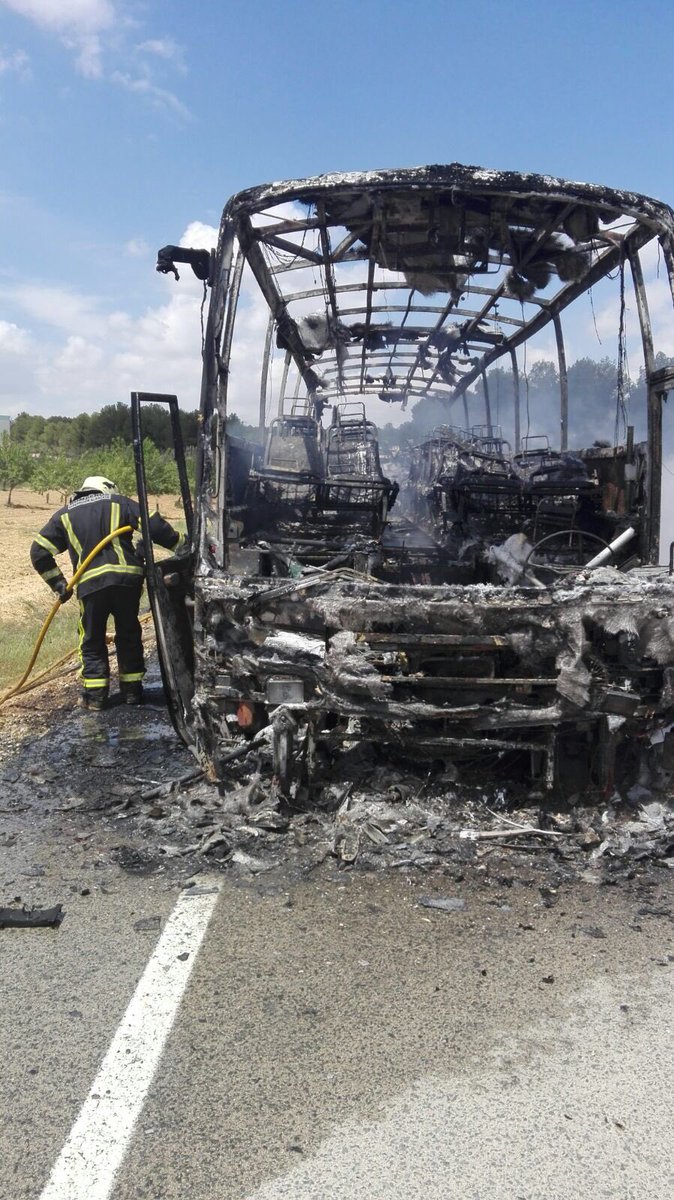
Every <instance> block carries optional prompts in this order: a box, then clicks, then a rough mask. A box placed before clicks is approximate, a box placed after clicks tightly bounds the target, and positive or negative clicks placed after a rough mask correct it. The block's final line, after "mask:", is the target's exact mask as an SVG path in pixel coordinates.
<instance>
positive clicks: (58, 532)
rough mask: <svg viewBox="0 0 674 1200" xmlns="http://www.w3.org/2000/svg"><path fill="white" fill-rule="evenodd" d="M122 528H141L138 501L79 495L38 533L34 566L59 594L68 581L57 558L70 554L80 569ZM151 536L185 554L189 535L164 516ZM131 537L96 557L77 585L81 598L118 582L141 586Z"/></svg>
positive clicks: (156, 521)
mask: <svg viewBox="0 0 674 1200" xmlns="http://www.w3.org/2000/svg"><path fill="white" fill-rule="evenodd" d="M122 525H130V526H131V528H132V529H133V530H140V528H141V521H140V509H139V507H138V504H137V503H136V501H135V500H130V499H129V497H128V496H120V495H117V494H116V493H114V492H112V493H111V492H82V493H75V495H74V496H73V498H72V499H71V500H70V502H69V503H68V504H66V505H65V506H64V507H63V508H60V509H59V510H58V512H55V513H54V515H53V517H52V518H51V520H49V521H48V522H47V524H46V525H45V527H44V529H41V530H40V532H39V533H38V534H37V535H36V537H35V539H34V541H33V544H32V546H31V548H30V559H31V562H32V564H33V566H34V567H35V570H36V571H37V572H38V574H40V575H41V576H42V578H43V579H44V581H45V583H48V584H49V586H50V588H51V589H52V591H57V590H58V585H59V584H60V583H61V582H66V581H65V578H64V575H63V572H62V571H61V569H60V567H58V566H57V565H56V563H55V561H54V555H55V554H62V553H63V552H64V550H67V551H68V552H69V554H70V558H71V561H72V564H73V570H77V568H78V566H79V565H80V563H81V562H83V561H84V559H85V558H86V557H87V555H88V554H90V553H91V551H92V550H94V549H95V547H96V546H97V545H98V543H99V542H100V541H101V540H102V539H103V538H104V537H105V536H106V534H108V533H112V532H113V531H114V530H115V529H119V528H120V526H122ZM149 534H150V537H151V539H152V541H153V542H157V544H158V545H160V546H164V547H165V549H166V550H173V551H174V552H178V553H180V552H181V551H182V550H183V548H184V545H185V538H184V536H183V535H182V534H181V533H178V532H177V531H176V530H175V529H174V528H173V526H172V525H169V523H168V521H165V520H164V518H163V517H160V515H159V513H155V514H154V515H153V516H152V517H150V530H149ZM132 539H133V534H132V533H123V534H120V536H119V537H116V538H113V540H112V541H111V542H108V544H107V546H104V547H103V549H102V550H101V551H100V553H99V554H97V555H96V557H95V558H94V559H93V560H92V562H91V564H90V565H89V566H88V567H87V569H86V571H85V572H84V574H83V575H82V577H81V579H80V581H79V583H78V584H77V594H78V596H79V597H80V599H82V598H83V597H85V596H88V595H90V594H91V593H92V592H97V591H98V590H99V589H100V588H104V587H108V586H109V585H110V584H113V583H114V584H120V583H121V584H128V585H130V586H133V585H135V586H136V587H137V586H139V585H140V584H141V583H142V580H143V575H144V573H145V568H144V564H143V560H142V558H140V557H139V556H138V555H137V554H136V553H135V551H134V548H133V540H132Z"/></svg>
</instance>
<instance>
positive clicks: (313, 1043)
mask: <svg viewBox="0 0 674 1200" xmlns="http://www.w3.org/2000/svg"><path fill="white" fill-rule="evenodd" d="M70 698H71V696H70V694H69V693H68V692H67V691H66V692H65V693H60V694H59V695H58V696H55V697H54V700H53V703H52V710H51V711H50V712H49V713H48V714H47V716H45V705H44V703H43V704H42V707H41V708H40V709H39V710H36V711H35V713H34V714H31V713H28V716H27V717H26V718H25V721H24V724H23V725H21V722H20V721H18V720H17V719H16V718H15V717H14V716H12V717H11V718H10V720H9V721H8V722H7V723H6V731H7V736H6V737H5V742H4V747H5V756H4V760H3V762H2V765H1V766H0V778H2V780H3V781H4V782H3V800H2V808H3V814H2V826H1V829H2V832H1V833H0V888H1V893H0V903H3V904H8V903H11V902H12V901H14V900H15V898H17V897H19V896H20V897H21V900H22V902H24V903H27V904H29V905H40V906H47V905H52V904H55V903H59V902H61V903H63V905H64V908H65V910H66V915H65V918H64V921H63V924H62V925H61V927H60V929H58V930H56V931H54V930H3V931H0V991H1V994H2V997H1V998H2V1003H1V1005H0V1013H1V1018H0V1056H1V1058H2V1061H3V1083H4V1087H3V1089H2V1105H3V1109H4V1111H3V1113H2V1122H1V1124H0V1128H1V1130H2V1132H1V1133H0V1139H1V1140H0V1164H1V1165H0V1195H1V1196H3V1198H4V1197H5V1196H7V1198H8V1200H9V1198H10V1197H11V1198H12V1200H14V1197H17V1198H18V1197H36V1198H37V1197H39V1196H40V1193H41V1190H42V1188H43V1186H44V1184H45V1182H46V1180H47V1177H48V1175H49V1172H50V1170H51V1167H52V1165H53V1163H54V1161H55V1159H56V1157H57V1155H58V1154H59V1151H60V1149H61V1146H62V1145H63V1143H64V1141H65V1139H66V1138H67V1136H68V1132H69V1130H70V1128H71V1126H72V1124H73V1121H74V1120H75V1118H76V1116H77V1114H78V1111H79V1109H80V1106H81V1105H82V1103H83V1101H84V1099H85V1097H86V1095H87V1093H88V1091H89V1089H90V1087H91V1084H92V1081H93V1079H94V1077H95V1075H96V1072H97V1069H98V1066H99V1064H100V1061H101V1059H102V1057H103V1055H104V1054H105V1052H106V1049H107V1047H108V1045H109V1043H110V1041H111V1039H112V1037H113V1035H114V1033H115V1030H116V1029H117V1026H118V1024H119V1022H120V1019H121V1018H122V1015H123V1013H124V1011H125V1009H126V1007H127V1005H128V1003H129V1000H130V998H131V996H132V994H133V991H134V988H135V987H136V984H137V982H138V979H139V978H140V975H141V973H142V972H143V969H144V966H145V964H146V962H147V960H148V959H149V958H150V956H151V955H152V953H153V950H154V947H155V945H156V942H157V939H158V938H159V936H160V934H161V931H162V929H163V928H164V926H165V924H166V921H167V919H168V917H169V914H170V912H171V910H172V909H173V907H174V905H175V902H176V898H177V897H178V895H179V894H180V892H181V890H182V889H184V887H185V886H186V885H187V884H188V883H190V882H195V881H196V883H197V885H198V883H199V880H200V879H202V878H203V875H202V872H204V871H208V872H211V873H212V872H213V871H216V872H218V878H219V880H220V886H221V889H222V890H221V894H220V896H219V898H218V902H217V906H216V908H215V912H214V915H213V917H212V920H211V924H210V926H209V928H208V931H207V933H206V937H205V941H204V943H203V946H202V949H201V951H200V953H199V956H198V958H197V960H196V964H195V967H194V971H193V974H192V976H191V979H190V982H189V985H188V988H187V991H186V992H185V995H184V997H183V1000H182V1004H181V1006H180V1009H179V1012H178V1016H177V1019H176V1023H175V1025H174V1027H173V1030H172V1032H171V1034H170V1036H169V1039H168V1041H167V1043H166V1045H165V1048H164V1052H163V1055H162V1058H161V1061H160V1064H159V1068H158V1071H157V1074H156V1076H155V1078H154V1082H153V1083H152V1085H151V1087H150V1090H149V1092H148V1095H147V1097H146V1099H145V1103H144V1106H143V1108H142V1112H141V1114H140V1117H139V1119H138V1122H137V1124H136V1127H135V1131H134V1135H133V1138H132V1141H131V1144H130V1147H129V1150H128V1153H127V1155H126V1157H125V1159H124V1162H123V1164H122V1167H121V1169H120V1171H119V1175H118V1177H117V1180H116V1182H115V1184H114V1188H113V1190H112V1192H111V1193H110V1194H111V1195H112V1196H113V1198H114V1200H132V1198H133V1200H136V1198H137V1197H150V1198H153V1200H154V1198H156V1200H160V1198H161V1200H173V1198H174V1197H175V1198H176V1200H177V1198H178V1197H180V1198H181V1200H182V1198H183V1197H184V1195H185V1194H186V1192H187V1191H188V1190H191V1191H192V1192H194V1194H195V1195H198V1196H199V1197H200V1200H210V1198H213V1200H216V1198H217V1200H226V1198H229V1197H232V1198H233V1200H277V1198H278V1200H281V1198H282V1197H293V1200H309V1198H311V1200H313V1198H314V1197H315V1198H316V1200H318V1198H319V1197H321V1198H323V1197H324V1196H326V1195H332V1194H335V1193H337V1194H340V1195H344V1196H354V1197H356V1196H363V1197H368V1198H370V1197H375V1198H377V1200H379V1198H380V1197H381V1200H383V1198H384V1197H387V1200H388V1198H389V1197H401V1198H403V1197H404V1198H409V1200H412V1198H413V1197H417V1196H419V1197H421V1196H423V1197H427V1198H431V1200H433V1198H435V1197H438V1198H439V1197H440V1196H442V1197H453V1196H456V1197H457V1198H458V1197H461V1198H462V1200H473V1198H475V1200H477V1198H481V1197H486V1196H488V1197H496V1198H498V1197H507V1198H508V1200H516V1198H518V1197H523V1198H526V1200H567V1198H568V1200H571V1198H572V1197H573V1200H576V1198H577V1197H578V1196H584V1195H597V1196H600V1197H610V1198H615V1200H627V1198H631V1197H635V1198H637V1197H638V1200H644V1198H650V1197H657V1198H658V1200H664V1198H665V1197H669V1196H670V1195H671V1194H672V1184H673V1182H674V1180H673V1178H672V1167H671V1144H670V1141H671V1132H670V1131H671V1098H670V1093H671V1088H670V1086H669V1080H670V1078H671V1069H672V1064H673V1054H672V1052H673V1050H674V1043H673V1040H672V1036H673V1035H672V1030H673V1029H674V1023H673V1022H672V1016H673V1015H674V1013H673V1012H672V1009H673V1007H674V1005H673V1003H672V986H671V983H672V979H671V975H672V962H673V961H674V931H673V929H672V907H673V906H672V899H673V897H672V891H673V888H672V873H671V870H670V869H669V868H668V867H667V866H666V865H665V860H660V861H659V862H656V863H653V862H651V861H636V862H631V863H630V864H629V870H627V871H626V870H621V871H620V872H619V873H613V874H612V873H611V872H605V871H603V870H594V871H593V870H591V869H587V868H586V874H587V878H578V871H577V869H576V867H575V865H573V864H572V865H571V866H573V869H571V866H570V865H569V863H567V862H565V860H564V858H561V859H560V858H559V857H557V856H556V854H554V855H553V853H552V852H549V853H548V854H547V855H546V854H545V853H544V852H543V851H542V850H540V849H538V850H536V851H534V852H532V851H528V852H526V853H525V852H521V851H508V850H501V849H500V848H499V850H498V851H492V850H491V849H490V851H489V853H488V854H487V855H485V856H484V857H479V856H478V854H477V851H476V847H475V845H473V846H471V847H469V849H470V851H471V856H470V857H466V859H465V861H464V860H463V859H461V858H459V857H456V856H455V857H452V856H451V855H448V856H447V858H446V860H445V861H444V863H441V865H438V863H437V862H431V863H428V864H424V862H423V861H419V860H417V863H416V865H407V866H401V867H397V868H392V867H391V866H386V863H385V860H384V859H383V858H381V859H380V862H381V866H380V867H379V869H375V868H373V865H372V862H370V861H368V859H367V857H359V858H357V859H356V860H355V861H354V863H353V864H351V865H349V864H347V863H345V862H344V861H343V859H342V858H340V857H339V855H338V854H334V853H328V854H326V853H324V837H323V833H322V832H320V836H318V835H317V836H316V838H314V837H313V834H312V825H311V823H310V822H307V821H306V819H305V818H304V817H303V818H302V820H301V822H300V824H299V825H298V826H297V828H296V829H294V830H293V829H292V828H291V829H290V830H288V829H285V830H283V831H282V832H280V833H278V834H276V835H274V834H273V833H272V832H270V831H269V830H263V831H262V832H260V831H258V833H257V834H250V835H249V838H250V839H251V842H252V841H254V842H255V844H260V843H261V848H260V849H259V850H258V852H257V855H253V853H252V852H251V850H250V843H246V846H247V849H248V857H247V858H246V854H245V853H241V855H240V856H239V858H238V859H236V858H234V857H233V856H232V855H229V856H228V857H227V858H225V859H223V860H218V859H217V858H213V857H212V856H206V857H203V856H199V855H198V854H195V853H194V852H191V851H190V850H189V845H190V843H189V837H188V835H187V832H186V830H185V828H184V825H183V824H181V822H180V821H179V820H178V818H177V816H175V814H174V809H175V810H176V811H177V809H178V808H179V807H180V806H179V805H178V804H177V803H175V804H174V802H173V800H171V802H170V803H169V800H168V799H166V798H165V797H161V798H160V799H159V800H157V799H156V798H155V799H152V800H146V801H143V802H142V803H141V802H140V801H139V800H138V797H139V796H140V795H141V794H145V793H147V792H149V791H151V790H152V789H153V787H156V786H157V784H161V783H162V781H163V780H165V779H166V776H169V777H171V778H175V777H178V776H180V775H183V774H186V773H187V772H189V771H193V770H194V762H193V760H192V759H191V757H190V756H189V755H188V754H187V753H186V752H185V751H184V750H183V749H182V748H181V747H180V746H179V745H178V744H177V742H176V741H175V738H174V736H173V734H172V731H171V730H170V728H169V726H168V723H167V720H166V715H165V712H164V711H163V710H162V709H161V707H160V706H159V704H157V705H150V706H149V707H148V708H147V709H143V710H142V711H141V712H140V713H138V712H134V711H128V710H121V709H120V710H117V709H112V710H111V711H110V712H109V713H108V714H102V715H101V716H98V715H97V716H89V715H88V714H83V713H80V712H76V711H73V710H72V709H71V708H70V707H69V700H70ZM157 699H158V697H157ZM59 704H61V706H62V707H61V708H59V707H58V705H59ZM26 721H27V722H28V726H27V725H26ZM29 735H30V736H31V737H32V739H33V740H32V742H31V741H30V739H29ZM35 739H37V740H35ZM12 780H13V782H12ZM198 786H199V785H197V793H198ZM189 795H190V789H187V790H186V792H185V796H189ZM153 806H154V811H155V812H161V814H162V815H161V816H159V815H157V816H155V817H152V816H150V815H149V813H150V810H151V809H152V807H153ZM183 809H184V805H183ZM181 811H183V810H182V809H181ZM190 811H191V815H192V819H193V820H201V821H202V822H204V826H203V828H204V829H205V830H207V829H208V828H209V827H210V825H211V824H212V823H213V815H212V813H211V812H209V811H208V808H207V803H206V798H205V797H203V796H202V802H201V803H200V804H193V805H192V807H191V810H190ZM172 821H173V822H174V829H173V833H172V832H171V822H172ZM251 828H254V826H251ZM317 828H318V827H317ZM322 828H323V827H322V826H320V831H322ZM153 829H154V830H155V833H154V835H153V834H152V830H153ZM298 833H302V836H300V837H299V838H298V837H297V834H298ZM291 834H292V836H291ZM303 837H304V841H303V840H302V838H303ZM192 838H193V841H194V831H193V833H192ZM274 838H276V840H275V842H274ZM271 842H273V844H274V845H276V847H277V848H276V850H275V851H274V852H273V853H272V852H271V851H270V849H269V845H270V843H271ZM372 844H374V843H372ZM186 849H187V850H188V853H184V851H185V850H186ZM462 853H463V852H462ZM422 901H423V902H422ZM429 902H430V905H431V906H429ZM438 904H439V905H440V907H434V906H433V905H438Z"/></svg>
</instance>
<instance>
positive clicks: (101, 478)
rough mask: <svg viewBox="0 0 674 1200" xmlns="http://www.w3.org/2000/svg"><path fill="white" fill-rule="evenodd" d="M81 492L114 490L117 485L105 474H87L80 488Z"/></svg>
mask: <svg viewBox="0 0 674 1200" xmlns="http://www.w3.org/2000/svg"><path fill="white" fill-rule="evenodd" d="M80 491H81V492H116V491H117V485H116V484H114V483H113V482H112V480H110V479H106V478H105V475H87V478H86V479H85V481H84V483H83V484H82V486H81V488H80Z"/></svg>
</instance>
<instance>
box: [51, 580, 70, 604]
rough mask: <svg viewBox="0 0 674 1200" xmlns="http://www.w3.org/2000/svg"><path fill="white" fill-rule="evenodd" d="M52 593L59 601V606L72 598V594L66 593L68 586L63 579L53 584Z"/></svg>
mask: <svg viewBox="0 0 674 1200" xmlns="http://www.w3.org/2000/svg"><path fill="white" fill-rule="evenodd" d="M54 591H55V592H56V595H57V596H58V598H59V600H60V601H61V604H65V603H66V601H67V600H69V599H70V597H71V596H72V592H71V591H68V584H67V583H66V581H65V579H59V580H58V582H57V583H55V584H54Z"/></svg>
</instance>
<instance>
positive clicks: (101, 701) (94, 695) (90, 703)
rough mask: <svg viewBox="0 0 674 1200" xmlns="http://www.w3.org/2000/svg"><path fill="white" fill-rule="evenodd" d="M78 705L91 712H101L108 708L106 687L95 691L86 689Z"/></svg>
mask: <svg viewBox="0 0 674 1200" xmlns="http://www.w3.org/2000/svg"><path fill="white" fill-rule="evenodd" d="M77 703H78V704H79V706H80V708H87V709H89V711H90V712H100V711H101V710H102V709H104V708H105V707H106V706H107V703H108V689H107V688H106V687H105V688H96V689H95V690H94V689H86V690H85V691H83V692H82V693H81V694H80V698H79V700H78V702H77Z"/></svg>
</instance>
